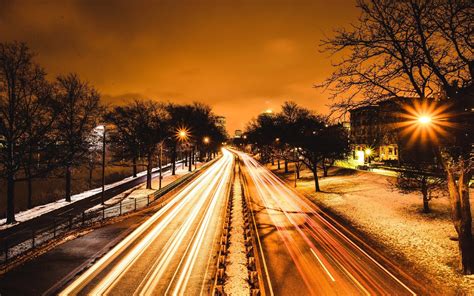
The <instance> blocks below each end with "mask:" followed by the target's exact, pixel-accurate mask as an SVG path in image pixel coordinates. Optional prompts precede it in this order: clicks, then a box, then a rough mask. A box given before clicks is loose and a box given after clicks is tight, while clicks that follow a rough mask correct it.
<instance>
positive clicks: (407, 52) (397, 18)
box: [319, 0, 474, 274]
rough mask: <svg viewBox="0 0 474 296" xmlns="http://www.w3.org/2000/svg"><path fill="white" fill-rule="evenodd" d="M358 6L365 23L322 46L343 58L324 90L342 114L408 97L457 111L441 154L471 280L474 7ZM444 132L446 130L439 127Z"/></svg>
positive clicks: (455, 2)
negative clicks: (367, 104) (327, 90)
mask: <svg viewBox="0 0 474 296" xmlns="http://www.w3.org/2000/svg"><path fill="white" fill-rule="evenodd" d="M357 5H358V7H359V8H360V10H361V12H362V13H361V16H360V19H359V21H358V22H356V23H355V24H353V25H352V26H351V27H350V29H347V30H346V29H339V30H337V31H336V32H335V36H334V37H332V38H329V39H326V40H323V42H322V43H323V44H322V45H323V47H324V50H325V51H327V52H330V53H333V54H338V55H339V54H340V55H341V56H342V58H341V60H340V61H339V62H338V63H336V64H335V66H336V68H337V69H336V71H335V72H334V73H333V74H332V75H331V76H330V77H329V78H328V79H327V80H326V81H325V82H324V83H322V84H321V85H319V86H320V87H326V88H329V89H331V91H332V95H333V98H339V100H338V101H337V103H335V104H334V107H335V108H336V109H338V110H343V111H346V110H347V109H348V108H350V107H353V106H354V105H359V104H366V103H372V102H376V101H379V100H381V99H387V98H401V97H417V98H419V99H421V100H425V99H427V100H434V99H438V100H440V102H441V104H444V105H450V106H451V108H450V112H452V113H453V114H454V116H453V117H452V120H451V121H454V122H455V128H452V129H451V130H450V133H451V134H453V135H454V141H448V140H446V141H444V142H442V143H440V145H439V149H438V151H439V156H440V157H439V159H441V160H442V163H443V166H444V170H445V173H446V177H447V185H448V189H449V197H450V203H451V214H452V219H453V223H454V226H455V229H456V231H457V233H458V237H459V249H460V253H461V260H460V263H461V266H462V271H463V273H464V274H472V273H473V272H474V252H473V251H472V250H473V249H474V242H473V238H472V232H471V228H472V217H471V210H470V202H469V189H468V184H469V181H470V179H471V177H472V163H471V160H470V152H471V149H472V148H471V143H472V142H473V125H474V124H473V119H472V118H473V116H472V112H471V113H470V110H471V108H472V107H473V106H472V104H473V103H472V101H473V100H472V97H473V96H474V85H473V75H474V58H473V49H474V48H473V46H474V45H473V42H472V24H473V23H474V14H473V10H474V4H473V2H472V1H469V0H406V1H390V0H367V1H366V0H358V1H357ZM346 53H348V55H347V54H346ZM362 96H363V97H364V99H361V97H362ZM341 97H344V99H340V98H341ZM466 111H467V112H466ZM469 113H470V114H469ZM443 127H444V128H447V127H445V126H441V127H438V128H443Z"/></svg>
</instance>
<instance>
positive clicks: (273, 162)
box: [272, 157, 275, 165]
mask: <svg viewBox="0 0 474 296" xmlns="http://www.w3.org/2000/svg"><path fill="white" fill-rule="evenodd" d="M272 165H275V158H273V157H272Z"/></svg>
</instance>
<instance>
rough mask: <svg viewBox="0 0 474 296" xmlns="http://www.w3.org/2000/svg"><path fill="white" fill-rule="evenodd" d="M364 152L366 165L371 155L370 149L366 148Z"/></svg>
mask: <svg viewBox="0 0 474 296" xmlns="http://www.w3.org/2000/svg"><path fill="white" fill-rule="evenodd" d="M364 152H365V155H367V163H370V155H371V154H372V149H370V148H366V149H365V151H364Z"/></svg>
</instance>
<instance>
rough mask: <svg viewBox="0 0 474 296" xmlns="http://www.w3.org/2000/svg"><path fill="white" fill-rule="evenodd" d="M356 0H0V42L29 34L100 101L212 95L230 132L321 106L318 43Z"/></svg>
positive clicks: (49, 61) (323, 58)
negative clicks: (277, 114)
mask: <svg viewBox="0 0 474 296" xmlns="http://www.w3.org/2000/svg"><path fill="white" fill-rule="evenodd" d="M357 16H358V12H357V9H356V7H355V0H331V1H329V0H319V1H318V0H281V1H279V0H273V1H270V0H253V1H238V0H234V1H230V0H229V1H227V0H216V1H211V0H194V1H191V0H167V1H136V0H134V1H131V0H130V1H100V0H99V1H92V0H90V1H60V0H57V1H41V0H30V1H26V0H25V1H8V0H0V41H11V40H19V41H26V42H27V43H28V44H29V46H30V47H31V48H32V49H33V50H34V51H35V52H36V53H37V57H36V60H37V61H38V62H39V63H40V64H41V65H42V66H43V67H45V68H46V71H47V72H48V73H49V75H50V78H51V79H53V78H54V77H55V76H56V75H57V74H59V73H67V72H77V73H78V74H79V75H80V76H81V77H82V78H84V79H86V80H88V81H89V82H90V83H91V84H93V85H94V86H95V87H96V88H97V89H98V90H99V91H100V93H101V94H102V98H103V100H104V102H106V103H112V104H121V103H123V102H127V101H129V100H131V99H133V98H150V99H153V100H159V101H171V102H192V101H202V102H205V103H208V104H210V105H211V106H212V107H213V108H214V110H215V112H216V113H218V114H220V115H224V116H226V118H227V128H228V130H229V132H231V133H233V131H234V130H235V129H243V128H244V127H245V124H246V123H247V122H248V120H249V119H251V118H252V117H255V116H256V115H257V114H258V113H260V112H262V111H264V110H266V109H269V108H270V109H274V110H277V109H278V107H279V106H280V105H281V103H282V102H284V101H286V100H293V101H296V102H298V103H300V104H302V105H305V106H307V107H309V108H311V109H314V110H316V111H318V112H321V113H324V112H327V111H328V108H327V106H326V105H327V104H329V103H330V101H329V100H327V99H326V98H327V97H328V96H329V94H328V93H322V92H321V90H318V89H314V88H313V85H314V84H315V83H318V82H321V81H322V80H323V79H324V77H326V76H327V75H328V74H329V73H330V72H331V57H329V56H328V54H325V53H320V52H319V48H318V45H319V44H320V39H321V38H322V37H323V36H324V35H331V34H332V30H333V28H335V27H341V26H346V25H349V23H350V22H351V21H354V20H355V19H356V18H357Z"/></svg>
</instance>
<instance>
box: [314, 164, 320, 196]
mask: <svg viewBox="0 0 474 296" xmlns="http://www.w3.org/2000/svg"><path fill="white" fill-rule="evenodd" d="M313 177H314V188H315V189H316V192H321V189H320V188H319V178H318V168H317V167H316V166H315V168H314V170H313Z"/></svg>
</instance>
